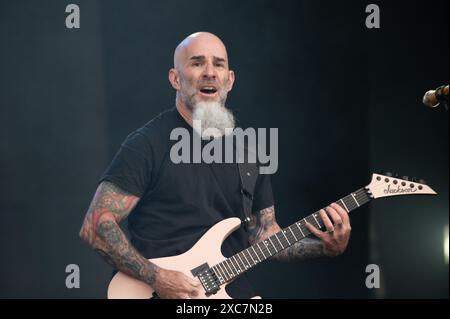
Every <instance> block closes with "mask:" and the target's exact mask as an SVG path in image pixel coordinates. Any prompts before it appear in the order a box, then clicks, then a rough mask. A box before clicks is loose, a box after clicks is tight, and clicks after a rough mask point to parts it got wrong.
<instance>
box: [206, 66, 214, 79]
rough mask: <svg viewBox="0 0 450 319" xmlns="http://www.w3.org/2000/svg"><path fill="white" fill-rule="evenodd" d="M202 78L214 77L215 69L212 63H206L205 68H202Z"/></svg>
mask: <svg viewBox="0 0 450 319" xmlns="http://www.w3.org/2000/svg"><path fill="white" fill-rule="evenodd" d="M203 79H216V70H215V69H214V66H213V65H212V63H206V66H205V69H204V70H203Z"/></svg>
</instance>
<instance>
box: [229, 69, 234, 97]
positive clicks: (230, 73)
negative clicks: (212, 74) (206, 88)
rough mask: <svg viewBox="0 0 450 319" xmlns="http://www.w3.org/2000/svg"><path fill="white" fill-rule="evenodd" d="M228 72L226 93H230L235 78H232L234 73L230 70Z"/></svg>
mask: <svg viewBox="0 0 450 319" xmlns="http://www.w3.org/2000/svg"><path fill="white" fill-rule="evenodd" d="M228 72H229V73H228V88H227V90H228V92H230V91H231V89H232V88H233V84H234V79H235V78H234V71H232V70H230V71H228Z"/></svg>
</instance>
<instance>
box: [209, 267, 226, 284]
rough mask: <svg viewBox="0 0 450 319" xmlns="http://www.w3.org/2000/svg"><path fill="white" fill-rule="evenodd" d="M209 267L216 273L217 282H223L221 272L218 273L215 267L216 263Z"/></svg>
mask: <svg viewBox="0 0 450 319" xmlns="http://www.w3.org/2000/svg"><path fill="white" fill-rule="evenodd" d="M211 269H212V270H213V271H214V274H215V275H216V277H217V278H219V282H220V283H221V284H223V282H224V279H223V274H221V273H220V271H219V268H217V265H216V266H213V267H212V268H211Z"/></svg>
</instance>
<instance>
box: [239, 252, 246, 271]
mask: <svg viewBox="0 0 450 319" xmlns="http://www.w3.org/2000/svg"><path fill="white" fill-rule="evenodd" d="M236 256H238V258H239V260H240V261H241V264H242V266H244V269H247V268H248V266H246V265H245V263H244V262H243V261H242V258H241V256H240V255H239V254H236Z"/></svg>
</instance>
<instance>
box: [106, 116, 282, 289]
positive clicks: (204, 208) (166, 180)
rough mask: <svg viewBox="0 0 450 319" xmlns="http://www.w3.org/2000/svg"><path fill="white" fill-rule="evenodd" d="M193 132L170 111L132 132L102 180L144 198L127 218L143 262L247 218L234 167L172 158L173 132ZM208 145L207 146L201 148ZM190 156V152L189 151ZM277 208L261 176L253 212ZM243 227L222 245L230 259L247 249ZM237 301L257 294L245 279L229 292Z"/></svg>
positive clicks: (266, 177)
mask: <svg viewBox="0 0 450 319" xmlns="http://www.w3.org/2000/svg"><path fill="white" fill-rule="evenodd" d="M178 127H181V128H185V129H187V130H188V131H189V133H190V136H191V138H192V134H196V133H194V131H193V129H192V127H191V126H190V125H188V124H187V123H186V121H185V120H184V119H183V118H182V117H181V115H180V114H179V113H178V111H177V109H176V108H172V109H170V110H167V111H165V112H163V113H161V114H160V115H158V116H157V117H156V118H154V119H153V120H151V121H150V122H148V123H147V124H146V125H144V126H143V127H141V128H139V129H138V130H136V131H134V132H133V133H131V134H130V135H129V136H128V137H127V138H126V139H125V141H124V142H123V143H122V145H121V147H120V149H119V151H118V152H117V154H116V155H115V157H114V159H113V161H112V163H111V164H110V166H109V167H108V169H107V170H106V172H105V173H104V175H103V176H102V178H101V179H100V182H102V181H109V182H112V183H114V184H115V185H117V186H119V187H120V188H122V189H123V190H125V191H128V192H130V193H131V194H133V195H136V196H138V197H140V200H139V202H138V204H137V205H136V207H135V208H134V210H133V211H132V212H131V213H130V215H129V217H128V228H129V232H130V236H131V243H132V244H133V245H134V247H136V249H137V250H138V251H139V252H140V253H141V254H142V255H143V256H144V257H145V258H157V257H167V256H173V255H179V254H181V253H183V252H185V251H187V250H188V249H190V248H191V247H192V246H193V245H194V244H195V243H196V242H197V241H198V240H199V239H200V237H201V236H202V235H203V234H204V233H205V232H206V231H207V230H208V229H209V228H210V227H211V226H213V225H214V224H216V223H217V222H219V221H221V220H223V219H225V218H229V217H239V218H241V219H243V218H244V212H243V207H242V195H241V193H240V179H239V171H238V167H237V164H236V163H211V164H207V163H204V162H203V161H202V163H178V164H175V163H173V162H172V160H171V159H170V148H171V146H172V145H174V144H175V143H176V142H177V141H173V140H170V132H171V131H172V129H174V128H178ZM202 144H204V143H202ZM191 152H192V149H191ZM273 204H274V202H273V195H272V188H271V183H270V176H269V175H261V174H260V175H259V176H258V180H257V183H256V187H255V192H254V202H253V212H255V211H259V210H261V209H264V208H267V207H270V206H272V205H273ZM248 245H249V242H248V235H247V233H246V231H245V229H244V227H240V228H239V229H238V230H236V231H234V232H233V233H232V234H231V235H230V236H229V237H228V238H227V239H226V240H225V242H224V243H223V245H222V253H223V255H224V256H226V257H229V256H231V255H233V254H235V253H237V252H239V251H241V250H242V249H245V248H246V247H248ZM227 291H228V293H229V294H230V295H231V296H233V297H235V298H248V297H250V296H252V295H253V292H252V289H251V287H250V285H249V283H248V280H247V279H246V277H245V275H242V276H240V277H238V278H237V279H236V280H235V281H233V282H232V283H231V284H230V285H228V288H227Z"/></svg>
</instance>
